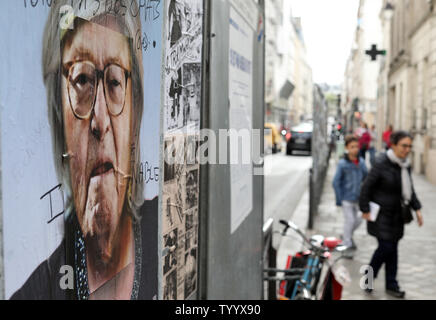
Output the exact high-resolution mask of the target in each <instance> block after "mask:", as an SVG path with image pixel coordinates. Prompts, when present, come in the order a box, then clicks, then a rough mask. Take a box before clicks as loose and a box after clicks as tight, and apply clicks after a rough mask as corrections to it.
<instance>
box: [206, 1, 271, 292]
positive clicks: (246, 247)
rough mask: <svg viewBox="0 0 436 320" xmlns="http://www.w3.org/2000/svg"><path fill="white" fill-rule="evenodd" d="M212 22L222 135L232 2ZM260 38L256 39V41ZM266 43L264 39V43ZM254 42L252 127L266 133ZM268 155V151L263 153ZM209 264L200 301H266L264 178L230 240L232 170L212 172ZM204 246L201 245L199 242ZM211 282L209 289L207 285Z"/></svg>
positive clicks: (212, 103)
mask: <svg viewBox="0 0 436 320" xmlns="http://www.w3.org/2000/svg"><path fill="white" fill-rule="evenodd" d="M209 6H210V11H209V13H210V19H211V33H212V37H211V42H210V70H209V80H210V84H209V113H208V118H209V119H208V122H209V127H210V128H211V129H213V130H214V131H215V132H216V134H217V135H218V130H219V129H229V92H228V91H229V88H228V81H229V68H228V65H229V54H228V52H229V12H230V4H229V1H216V0H212V1H209ZM254 37H255V35H254ZM263 39H264V38H263ZM263 39H262V41H261V42H258V41H257V38H256V39H255V41H254V48H253V50H254V53H253V86H254V88H253V104H254V105H253V126H254V128H257V129H261V130H262V129H263V122H264V103H263V101H264V40H263ZM262 150H263V149H262ZM208 182H209V183H208V193H207V194H205V193H202V197H207V200H208V204H207V206H205V207H203V210H202V215H204V214H206V215H207V220H206V223H207V226H206V228H207V230H208V232H207V234H206V235H205V236H206V237H207V240H206V245H207V253H206V252H204V251H203V252H204V253H205V254H207V259H206V260H204V259H203V264H202V268H203V271H202V272H205V273H206V275H205V277H204V279H203V283H202V288H203V292H202V294H201V298H207V299H230V300H233V299H261V297H262V225H263V177H262V176H255V177H254V178H253V201H254V203H253V211H252V212H251V214H250V215H249V216H248V218H247V219H246V220H245V221H244V222H243V223H242V225H241V226H240V227H239V228H238V229H237V230H236V232H235V233H234V234H230V167H229V166H228V165H226V166H224V165H210V166H209V168H208ZM200 241H201V240H200ZM204 282H206V283H204Z"/></svg>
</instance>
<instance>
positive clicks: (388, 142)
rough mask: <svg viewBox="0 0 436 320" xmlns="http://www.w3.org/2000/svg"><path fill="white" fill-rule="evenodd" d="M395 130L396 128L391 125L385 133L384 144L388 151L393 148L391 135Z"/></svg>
mask: <svg viewBox="0 0 436 320" xmlns="http://www.w3.org/2000/svg"><path fill="white" fill-rule="evenodd" d="M393 130H394V128H393V127H392V125H389V126H388V128H387V129H386V131H385V132H383V144H384V146H385V149H386V150H389V149H390V148H391V134H392V132H393Z"/></svg>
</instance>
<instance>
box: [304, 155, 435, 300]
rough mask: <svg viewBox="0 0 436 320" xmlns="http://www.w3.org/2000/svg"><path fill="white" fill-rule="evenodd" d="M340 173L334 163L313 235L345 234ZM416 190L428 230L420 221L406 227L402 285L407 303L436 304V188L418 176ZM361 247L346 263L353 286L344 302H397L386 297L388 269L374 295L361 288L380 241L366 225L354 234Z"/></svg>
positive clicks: (400, 273)
mask: <svg viewBox="0 0 436 320" xmlns="http://www.w3.org/2000/svg"><path fill="white" fill-rule="evenodd" d="M335 170H336V161H335V160H334V159H332V160H331V163H330V168H329V172H328V174H327V179H326V182H325V185H324V193H323V197H322V200H321V205H320V207H319V214H318V216H317V217H316V219H315V228H314V230H313V231H311V232H310V234H316V233H319V234H323V235H325V236H336V237H339V236H340V235H341V234H342V228H343V215H342V211H341V209H340V208H337V207H336V205H335V195H334V191H333V188H332V185H331V184H332V180H333V176H334V173H335ZM414 184H415V189H416V192H417V195H418V198H419V199H420V200H421V202H422V204H423V216H424V226H423V227H422V228H419V227H418V225H417V223H416V219H415V221H414V222H412V223H411V224H410V225H407V226H406V229H405V237H404V238H403V239H402V240H401V241H400V245H399V268H398V282H399V284H400V286H401V288H402V289H403V290H405V291H406V299H410V300H415V299H419V300H435V299H436V210H435V208H436V186H434V185H432V184H431V183H429V182H428V181H427V180H426V179H425V178H424V177H422V176H414ZM354 240H355V242H356V245H357V247H358V249H357V251H356V253H355V255H354V259H353V260H343V261H342V262H341V263H342V264H343V265H344V266H346V267H347V269H348V271H349V272H350V274H351V277H352V282H351V284H349V285H348V286H347V287H345V288H344V292H343V299H344V300H373V299H375V300H388V299H395V298H392V297H390V296H388V295H387V294H386V293H385V288H384V282H385V273H384V266H383V268H382V270H381V272H380V274H379V276H378V278H377V279H376V280H375V283H374V287H375V290H374V292H373V293H372V294H371V295H368V294H366V293H364V292H363V291H362V290H361V288H360V279H361V277H362V274H360V268H361V267H362V266H365V265H368V264H369V262H370V260H371V257H372V254H373V252H374V250H375V249H376V247H377V240H376V239H375V238H374V237H372V236H369V235H368V234H367V231H366V222H364V223H362V225H361V226H360V228H359V229H358V230H357V231H356V232H355V234H354Z"/></svg>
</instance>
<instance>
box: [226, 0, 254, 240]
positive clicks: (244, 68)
mask: <svg viewBox="0 0 436 320" xmlns="http://www.w3.org/2000/svg"><path fill="white" fill-rule="evenodd" d="M229 22H230V35H229V101H230V112H229V117H230V119H229V123H230V129H234V130H237V131H238V132H240V133H242V132H245V133H248V136H249V141H248V143H249V147H248V148H249V151H250V152H249V161H241V160H242V159H241V158H244V157H245V156H246V155H247V154H246V150H247V145H243V143H244V142H243V141H242V143H241V139H238V140H239V141H238V140H234V139H230V158H231V159H234V157H235V152H236V153H238V155H241V156H237V158H240V159H239V161H238V163H237V164H232V163H231V165H230V181H231V233H233V232H235V231H236V229H237V228H238V227H239V226H240V225H241V224H242V222H243V221H244V220H245V218H247V216H248V215H249V214H250V213H251V211H252V209H253V162H252V161H251V130H252V128H253V124H252V123H253V120H252V114H253V93H252V92H253V37H254V33H253V29H252V28H251V27H250V26H249V25H248V23H247V22H246V21H245V20H244V19H243V17H242V16H241V15H240V14H239V13H238V12H237V11H236V10H234V9H233V7H230V21H229ZM242 140H243V139H242ZM245 143H247V142H245ZM243 149H244V152H245V154H244V155H242V153H243V152H242V150H243Z"/></svg>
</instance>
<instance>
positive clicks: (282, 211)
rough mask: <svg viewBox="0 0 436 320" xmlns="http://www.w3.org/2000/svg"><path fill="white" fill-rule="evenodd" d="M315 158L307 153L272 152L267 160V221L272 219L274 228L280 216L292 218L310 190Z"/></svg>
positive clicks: (287, 218) (265, 217)
mask: <svg viewBox="0 0 436 320" xmlns="http://www.w3.org/2000/svg"><path fill="white" fill-rule="evenodd" d="M311 165H312V158H311V157H310V156H308V155H306V154H304V153H302V154H300V155H294V156H286V155H285V154H284V153H280V154H275V155H269V156H267V157H266V159H265V171H266V172H265V187H264V188H265V189H264V190H265V208H264V220H265V221H266V220H268V219H269V218H273V219H274V222H275V228H277V224H278V221H279V220H280V219H285V220H289V219H291V217H292V214H293V212H294V210H295V208H296V206H297V205H298V203H299V200H300V198H301V197H302V195H303V193H304V192H305V191H306V190H307V186H308V179H309V176H308V175H309V168H310V167H311Z"/></svg>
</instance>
